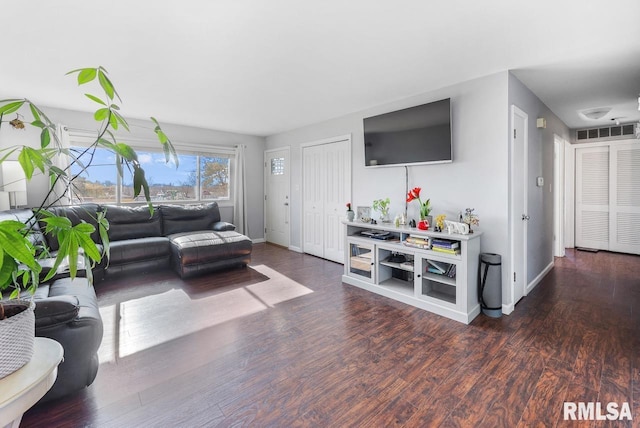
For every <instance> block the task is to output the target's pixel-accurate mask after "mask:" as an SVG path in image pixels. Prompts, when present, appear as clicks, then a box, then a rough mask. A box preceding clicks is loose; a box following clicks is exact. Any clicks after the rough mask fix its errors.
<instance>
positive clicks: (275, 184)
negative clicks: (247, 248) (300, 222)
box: [264, 147, 291, 248]
mask: <svg viewBox="0 0 640 428" xmlns="http://www.w3.org/2000/svg"><path fill="white" fill-rule="evenodd" d="M264 159H265V163H264V165H265V210H264V212H265V239H266V240H267V242H271V243H273V244H277V245H281V246H283V247H287V248H288V247H289V239H290V233H291V232H290V227H289V219H290V218H291V217H290V215H291V211H290V208H291V207H290V201H289V190H290V186H291V182H290V179H289V177H290V174H289V148H288V147H286V148H282V149H276V150H267V151H266V152H265V154H264Z"/></svg>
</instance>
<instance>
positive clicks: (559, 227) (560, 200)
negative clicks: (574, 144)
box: [553, 134, 565, 257]
mask: <svg viewBox="0 0 640 428" xmlns="http://www.w3.org/2000/svg"><path fill="white" fill-rule="evenodd" d="M564 147H565V140H564V139H563V138H562V137H560V136H559V135H556V134H554V135H553V192H554V193H553V238H554V240H553V255H554V256H555V257H564V216H565V214H564V205H565V203H564V189H565V180H564V175H565V174H564V164H565V163H564Z"/></svg>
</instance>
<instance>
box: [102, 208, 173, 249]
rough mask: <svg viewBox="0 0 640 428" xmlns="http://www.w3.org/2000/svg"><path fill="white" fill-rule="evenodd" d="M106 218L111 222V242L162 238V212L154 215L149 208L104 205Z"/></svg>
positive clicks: (109, 233) (155, 211) (156, 212)
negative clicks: (154, 237)
mask: <svg viewBox="0 0 640 428" xmlns="http://www.w3.org/2000/svg"><path fill="white" fill-rule="evenodd" d="M102 209H103V210H104V211H105V212H106V214H105V217H106V219H107V220H108V221H109V231H108V235H109V241H111V242H113V241H121V240H123V239H135V238H147V237H150V236H162V223H161V218H160V212H159V211H158V210H154V212H153V215H152V214H151V213H150V212H149V207H148V206H146V205H145V206H139V207H128V206H118V205H103V206H102Z"/></svg>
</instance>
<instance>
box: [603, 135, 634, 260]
mask: <svg viewBox="0 0 640 428" xmlns="http://www.w3.org/2000/svg"><path fill="white" fill-rule="evenodd" d="M609 161H610V171H612V172H613V173H612V174H610V176H609V177H610V180H609V181H610V187H609V195H610V198H609V199H610V204H609V227H610V231H611V233H610V234H609V250H611V251H620V252H623V253H632V254H640V228H639V227H638V225H640V147H638V143H637V142H635V141H634V142H630V143H621V144H615V145H611V146H610V151H609Z"/></svg>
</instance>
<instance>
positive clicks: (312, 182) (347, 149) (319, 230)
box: [302, 138, 351, 263]
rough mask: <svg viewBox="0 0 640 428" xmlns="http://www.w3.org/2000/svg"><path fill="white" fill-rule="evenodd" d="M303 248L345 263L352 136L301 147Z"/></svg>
mask: <svg viewBox="0 0 640 428" xmlns="http://www.w3.org/2000/svg"><path fill="white" fill-rule="evenodd" d="M302 193H303V196H302V200H303V203H302V212H303V215H302V222H303V225H302V234H303V236H302V243H303V245H302V251H303V252H305V253H308V254H312V255H314V256H318V257H322V258H325V259H328V260H332V261H335V262H338V263H344V225H343V224H342V220H344V219H345V215H346V205H345V204H346V203H347V202H350V200H351V139H350V138H341V139H337V140H334V141H326V142H321V143H318V144H316V145H309V146H306V147H303V149H302Z"/></svg>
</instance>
